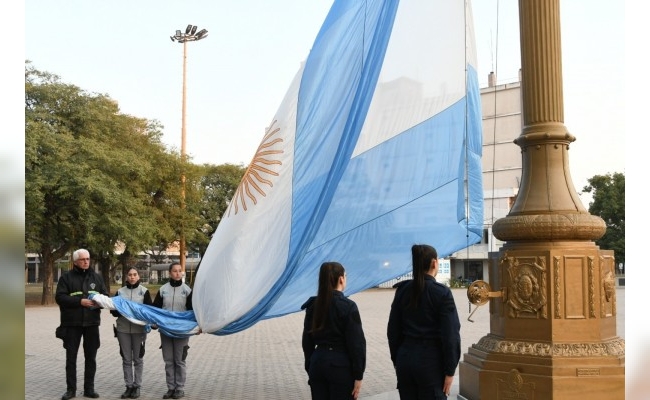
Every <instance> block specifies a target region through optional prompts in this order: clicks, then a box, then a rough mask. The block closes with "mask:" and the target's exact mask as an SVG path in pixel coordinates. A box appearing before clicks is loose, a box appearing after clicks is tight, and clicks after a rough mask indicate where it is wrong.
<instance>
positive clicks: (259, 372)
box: [25, 287, 625, 400]
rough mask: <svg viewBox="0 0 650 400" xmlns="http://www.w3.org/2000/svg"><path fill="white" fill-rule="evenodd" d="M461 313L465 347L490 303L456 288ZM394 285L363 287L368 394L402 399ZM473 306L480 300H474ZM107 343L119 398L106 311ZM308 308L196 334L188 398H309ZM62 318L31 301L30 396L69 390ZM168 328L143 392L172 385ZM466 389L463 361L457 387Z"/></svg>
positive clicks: (148, 394)
mask: <svg viewBox="0 0 650 400" xmlns="http://www.w3.org/2000/svg"><path fill="white" fill-rule="evenodd" d="M452 291H453V293H454V298H455V299H456V305H457V307H458V312H459V316H460V319H461V337H462V351H463V353H466V352H467V349H468V347H470V346H471V345H472V344H474V343H477V342H478V341H479V339H480V338H481V337H483V336H485V335H486V334H487V333H489V310H488V306H487V305H486V306H482V307H480V308H479V309H478V311H476V313H475V314H474V315H473V316H472V319H473V321H474V322H473V323H472V322H469V321H468V320H467V317H468V316H469V314H470V309H469V303H468V300H467V297H466V290H465V289H453V290H452ZM393 294H394V290H393V289H369V290H366V291H364V292H361V293H357V294H355V295H353V296H351V298H352V299H353V300H355V301H356V302H357V304H358V306H359V310H360V312H361V319H362V321H363V327H364V332H365V335H366V341H367V368H366V373H365V377H364V380H363V386H362V390H361V396H360V398H361V399H364V400H397V399H399V395H398V393H397V390H396V389H395V385H396V380H395V373H394V369H393V366H392V364H391V361H390V356H389V353H388V343H387V340H386V324H387V322H388V313H389V310H390V304H391V302H392V299H393ZM616 295H617V311H618V315H617V334H618V336H619V337H621V338H623V339H624V338H625V324H624V317H625V288H623V287H621V288H617V290H616ZM471 309H472V311H473V310H474V306H472V308H471ZM102 313H103V314H102V325H101V328H100V332H101V333H100V334H101V340H102V344H101V347H100V349H99V352H98V355H97V365H98V372H97V376H96V378H95V389H96V390H97V392H98V393H99V394H100V396H101V397H100V398H102V399H119V398H120V394H121V393H122V392H123V391H124V380H123V377H122V361H121V358H120V355H119V346H118V343H117V339H116V338H115V337H113V331H112V326H113V323H114V321H115V318H114V317H112V316H111V315H110V313H109V312H108V310H103V311H102ZM303 318H304V314H303V313H301V312H299V313H295V314H291V315H287V316H284V317H280V318H274V319H270V320H266V321H261V322H259V323H258V324H256V325H254V326H253V327H251V328H249V329H247V330H245V331H243V332H240V333H237V334H234V335H228V336H215V335H209V334H202V335H197V336H195V337H192V338H191V339H190V344H189V345H190V350H189V355H188V358H187V362H188V367H187V376H188V377H187V384H186V388H185V393H186V396H185V399H187V400H199V399H200V400H258V399H269V400H273V399H277V400H280V399H282V400H291V399H300V400H304V399H309V398H310V394H309V386H308V385H307V374H306V373H305V371H304V369H303V355H302V349H301V345H300V340H301V334H302V322H303ZM58 324H59V309H58V307H56V306H50V307H27V308H26V309H25V399H26V400H44V399H60V398H61V395H62V394H63V392H65V390H66V385H65V350H64V349H63V348H62V345H61V344H62V342H61V341H60V340H59V339H57V338H55V337H54V329H55V328H56V327H57V326H58ZM159 347H160V335H159V333H158V332H156V331H153V332H152V333H151V334H149V335H148V338H147V344H146V355H145V357H144V358H145V365H144V379H143V385H142V394H141V397H140V398H141V399H143V400H149V399H160V398H162V395H163V394H164V393H165V392H166V391H167V388H166V385H165V372H164V364H163V361H162V354H161V351H160V350H159ZM77 365H78V367H77V368H78V374H79V384H78V386H79V389H80V391H78V392H77V398H80V399H83V397H82V393H81V389H83V351H81V350H80V352H79V358H78V362H77ZM457 395H458V369H456V378H455V379H454V386H453V388H452V392H451V395H450V397H449V398H450V399H456V397H457Z"/></svg>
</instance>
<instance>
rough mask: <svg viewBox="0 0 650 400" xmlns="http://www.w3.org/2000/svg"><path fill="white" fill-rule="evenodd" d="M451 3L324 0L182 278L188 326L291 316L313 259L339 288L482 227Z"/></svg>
mask: <svg viewBox="0 0 650 400" xmlns="http://www.w3.org/2000/svg"><path fill="white" fill-rule="evenodd" d="M472 24H473V23H472V18H471V9H470V6H469V4H468V3H467V2H466V1H464V0H402V1H397V0H335V1H334V3H333V5H332V7H331V9H330V11H329V14H328V15H327V17H326V19H325V22H324V23H323V25H322V27H321V29H320V31H319V33H318V36H317V37H316V40H315V42H314V44H313V46H312V50H311V51H310V53H309V55H308V58H307V59H306V61H305V62H304V63H303V64H302V66H301V68H300V70H299V71H298V73H297V74H296V76H295V78H294V80H293V82H292V83H291V85H290V87H289V89H288V92H287V94H286V96H285V98H284V100H283V102H282V104H281V105H280V107H279V109H278V111H277V113H276V114H275V116H274V118H273V119H272V120H271V122H270V123H269V126H268V128H267V130H266V132H265V135H264V137H263V138H262V141H261V143H260V145H259V147H258V149H257V152H256V154H255V156H254V158H253V160H252V161H251V162H250V164H249V166H248V169H247V171H246V173H245V175H244V177H243V179H242V182H241V183H240V186H239V188H238V189H237V192H236V194H235V196H234V198H233V199H232V201H231V203H230V205H229V208H228V210H227V211H226V212H225V214H224V216H223V219H222V221H221V223H220V224H219V227H218V229H217V231H216V232H215V234H214V236H213V237H212V240H211V242H210V245H209V247H208V249H207V252H206V253H205V255H204V257H203V259H202V261H201V264H200V267H199V269H198V272H197V276H196V282H195V285H194V288H193V291H194V296H193V306H194V312H195V315H196V319H197V322H198V324H199V326H200V327H201V329H202V330H203V332H208V333H214V334H217V335H226V334H232V333H236V332H239V331H242V330H244V329H247V328H248V327H250V326H252V325H253V324H255V323H257V322H258V321H260V320H263V319H267V318H273V317H278V316H282V315H285V314H288V313H293V312H297V311H299V310H300V305H301V304H302V303H304V301H305V300H306V299H307V298H308V297H310V296H313V295H315V294H316V292H317V285H318V270H319V267H320V265H321V264H322V263H323V262H325V261H338V262H340V263H341V264H343V266H344V267H345V268H346V272H347V276H348V281H347V289H346V295H351V294H354V293H357V292H359V291H362V290H365V289H367V288H370V287H374V286H377V285H379V284H381V283H383V282H386V281H388V280H390V279H393V278H395V277H398V276H401V275H404V274H405V273H408V272H410V270H411V265H410V262H411V255H410V248H411V246H412V245H413V244H415V243H427V244H430V245H432V246H434V247H435V248H436V249H437V250H438V254H439V256H440V257H445V256H448V255H449V254H451V253H453V252H455V251H458V250H461V249H463V248H466V247H467V246H469V245H471V244H474V243H476V242H478V241H479V240H480V238H481V236H482V229H483V192H482V181H481V146H482V135H481V106H480V97H479V96H480V95H479V88H478V79H477V75H476V62H475V61H476V57H475V48H474V39H473V38H474V34H473V27H472Z"/></svg>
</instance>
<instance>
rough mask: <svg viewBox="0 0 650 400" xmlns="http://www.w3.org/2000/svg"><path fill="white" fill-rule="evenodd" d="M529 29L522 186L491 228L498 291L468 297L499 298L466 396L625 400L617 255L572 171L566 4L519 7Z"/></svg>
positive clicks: (468, 376) (464, 386)
mask: <svg viewBox="0 0 650 400" xmlns="http://www.w3.org/2000/svg"><path fill="white" fill-rule="evenodd" d="M519 28H520V35H521V63H522V94H523V118H524V128H523V130H522V133H521V135H520V136H519V137H518V138H517V139H516V140H515V143H516V144H517V145H518V146H519V147H521V154H522V177H521V187H520V189H519V193H518V195H517V199H516V201H515V204H514V205H513V207H512V209H511V210H510V213H509V214H508V215H507V216H506V217H505V218H502V219H499V220H497V221H496V222H495V223H494V225H493V227H492V229H493V232H494V236H496V237H497V238H498V239H500V240H503V241H506V243H505V244H504V246H503V247H502V248H501V249H500V251H499V255H498V258H497V259H493V260H491V264H490V274H489V275H490V284H489V285H482V284H481V283H478V284H477V285H473V287H470V290H469V291H468V295H471V294H472V293H470V291H473V294H474V295H475V296H478V297H480V298H482V299H483V301H485V302H486V301H488V300H487V299H488V298H490V299H492V300H490V333H489V334H488V335H486V336H484V337H483V338H481V340H480V341H479V342H478V343H476V344H473V345H472V346H471V347H470V348H469V350H468V352H467V353H466V354H465V355H464V357H463V360H462V361H461V363H460V396H459V398H465V399H476V400H478V399H531V400H532V399H577V398H589V399H614V398H619V399H622V398H624V397H625V342H624V341H623V340H622V339H620V338H619V337H618V336H616V290H615V284H614V268H615V262H614V252H613V251H611V250H601V249H600V248H599V247H598V246H596V245H595V243H594V240H596V239H598V238H600V237H601V236H602V235H604V234H605V223H604V221H603V220H602V219H601V218H599V217H597V216H593V215H590V214H589V212H588V211H586V210H585V208H584V206H583V205H582V203H581V202H580V199H579V197H578V194H577V193H576V191H575V188H574V186H573V182H572V181H571V174H570V171H569V157H568V150H569V144H570V143H572V142H573V141H575V137H574V136H573V135H571V134H570V133H569V132H568V131H567V129H566V127H565V126H564V104H563V94H562V55H561V38H560V10H559V0H520V1H519ZM595 162H597V160H595ZM490 290H496V291H495V292H489V291H490Z"/></svg>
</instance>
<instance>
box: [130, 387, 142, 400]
mask: <svg viewBox="0 0 650 400" xmlns="http://www.w3.org/2000/svg"><path fill="white" fill-rule="evenodd" d="M138 397H140V387H139V386H136V387H133V388H131V398H132V399H137V398H138Z"/></svg>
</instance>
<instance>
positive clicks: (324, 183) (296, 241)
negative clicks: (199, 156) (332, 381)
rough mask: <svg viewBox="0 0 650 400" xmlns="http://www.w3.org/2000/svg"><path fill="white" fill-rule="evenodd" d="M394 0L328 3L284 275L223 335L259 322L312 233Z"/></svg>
mask: <svg viewBox="0 0 650 400" xmlns="http://www.w3.org/2000/svg"><path fill="white" fill-rule="evenodd" d="M398 3H399V2H398V1H397V0H390V1H384V0H368V1H349V0H339V1H335V2H334V4H333V6H332V8H331V10H330V13H329V14H328V16H327V18H326V21H325V23H324V24H323V26H322V27H321V30H320V32H319V34H318V36H317V38H316V41H315V43H314V46H313V48H312V51H311V53H310V55H309V57H308V59H307V61H306V64H305V70H304V73H303V76H302V82H301V87H300V93H299V98H298V113H297V124H296V140H295V145H294V166H293V169H294V173H293V176H294V184H293V210H292V228H291V241H290V248H289V256H288V261H287V267H286V269H285V273H284V274H283V275H282V276H281V278H280V279H279V280H278V281H277V282H276V283H275V284H274V286H273V288H272V289H271V290H270V291H269V293H268V294H267V296H265V298H264V299H263V300H262V301H260V303H259V304H258V305H257V306H255V307H254V308H253V309H252V310H251V311H249V312H248V313H247V314H246V315H244V316H243V317H241V318H240V319H238V320H237V321H234V322H232V323H230V324H229V325H227V326H226V327H224V328H223V329H221V330H220V331H219V332H217V334H230V333H234V332H238V331H241V330H243V329H246V328H248V327H250V326H252V325H253V324H254V323H256V322H257V321H259V320H260V319H261V318H263V317H264V316H265V314H266V312H267V311H268V310H269V308H270V307H271V306H272V305H273V304H274V303H275V301H276V300H277V298H278V297H279V295H280V294H281V293H282V291H283V290H284V287H285V286H286V284H287V283H288V282H290V281H291V279H292V277H293V276H294V274H295V271H296V269H297V268H298V266H299V264H300V262H301V260H302V258H303V257H304V255H305V253H306V252H307V249H308V248H309V246H310V244H311V241H312V239H313V237H314V236H315V235H316V233H317V231H318V229H319V226H320V223H321V221H322V219H323V218H324V216H325V213H326V211H327V209H328V207H329V203H330V201H331V200H332V197H333V196H334V192H335V190H336V187H337V185H338V181H339V179H340V178H341V176H342V174H343V172H344V171H345V168H346V165H347V163H348V162H349V159H350V155H351V153H352V151H353V150H354V147H355V145H356V141H357V138H358V136H359V132H360V131H361V127H362V125H363V121H364V120H365V116H366V113H367V111H368V107H369V105H370V101H371V99H372V93H373V91H374V88H375V86H376V83H377V79H378V76H379V71H380V70H381V65H382V62H383V58H384V55H385V52H386V46H387V44H388V40H389V38H390V32H391V29H392V25H393V21H394V18H395V14H396V11H397V5H398Z"/></svg>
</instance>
